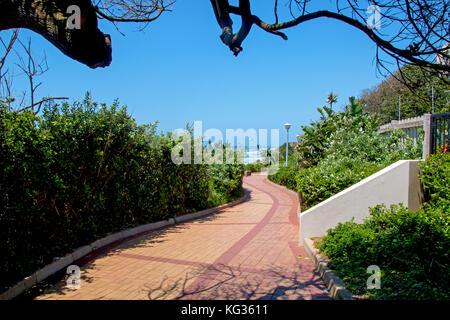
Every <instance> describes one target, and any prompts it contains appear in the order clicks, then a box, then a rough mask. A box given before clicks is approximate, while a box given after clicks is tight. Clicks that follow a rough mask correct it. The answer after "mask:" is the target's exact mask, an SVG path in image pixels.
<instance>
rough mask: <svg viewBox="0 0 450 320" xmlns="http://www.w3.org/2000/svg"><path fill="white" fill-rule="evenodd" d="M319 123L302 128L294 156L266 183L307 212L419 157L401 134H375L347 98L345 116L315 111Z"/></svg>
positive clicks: (371, 121)
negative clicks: (295, 197) (292, 193)
mask: <svg viewBox="0 0 450 320" xmlns="http://www.w3.org/2000/svg"><path fill="white" fill-rule="evenodd" d="M318 110H319V112H320V114H321V116H322V117H321V119H320V120H319V121H316V122H312V123H311V125H310V126H303V127H302V128H303V131H304V134H303V135H302V136H301V137H300V139H299V143H298V146H297V148H296V153H295V154H293V155H292V156H291V159H290V162H289V166H288V167H287V168H286V167H284V166H282V167H281V168H280V170H279V171H278V172H277V173H276V174H275V175H272V176H269V179H270V180H272V181H273V182H275V183H278V184H281V185H285V186H287V187H288V188H289V189H292V190H296V191H298V192H301V194H302V209H303V210H306V209H308V208H310V207H312V206H314V205H316V204H318V203H320V202H321V201H323V200H326V199H328V198H329V197H331V196H333V195H335V194H337V193H339V192H340V191H342V190H344V189H346V188H348V187H350V186H351V185H353V184H355V183H357V182H359V181H361V180H362V179H364V178H366V177H368V176H370V175H371V174H373V173H375V172H376V171H378V170H380V169H382V168H384V167H387V166H388V165H390V164H392V163H394V162H396V161H397V160H401V159H417V158H419V157H420V156H421V150H420V147H419V146H420V143H417V144H416V145H415V144H414V142H413V141H412V139H410V138H409V137H407V136H406V135H405V133H404V132H403V131H401V130H398V131H391V132H388V133H387V134H386V135H385V136H383V135H380V134H378V133H377V121H376V119H373V118H371V117H370V116H369V115H368V114H367V113H364V112H363V111H362V107H361V105H360V104H359V103H358V101H357V100H356V99H354V98H350V105H349V106H347V108H346V111H345V112H339V113H335V112H333V111H332V110H331V109H330V108H327V107H324V108H319V109H318Z"/></svg>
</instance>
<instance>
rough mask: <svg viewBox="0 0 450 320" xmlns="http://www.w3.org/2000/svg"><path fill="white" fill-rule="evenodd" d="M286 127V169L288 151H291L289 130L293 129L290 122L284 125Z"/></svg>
mask: <svg viewBox="0 0 450 320" xmlns="http://www.w3.org/2000/svg"><path fill="white" fill-rule="evenodd" d="M284 127H285V128H286V167H287V166H288V149H289V129H290V128H291V124H290V123H289V122H286V123H285V124H284Z"/></svg>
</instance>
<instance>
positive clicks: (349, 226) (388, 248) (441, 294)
mask: <svg viewBox="0 0 450 320" xmlns="http://www.w3.org/2000/svg"><path fill="white" fill-rule="evenodd" d="M449 159H450V154H449V153H447V154H437V155H434V156H430V157H429V158H428V159H427V161H426V162H425V163H423V164H421V169H422V173H421V175H420V178H421V182H422V184H423V188H424V190H425V193H426V200H427V202H426V203H425V204H424V205H423V207H422V208H421V209H420V210H418V211H416V212H410V211H408V210H407V209H406V208H403V207H401V206H392V207H391V208H390V209H387V208H386V207H385V206H383V205H380V206H377V207H375V208H373V209H371V211H370V217H369V218H368V219H366V221H365V222H364V223H362V224H357V223H354V222H347V223H344V224H342V223H341V224H339V225H338V226H337V227H335V228H333V229H330V230H328V233H327V235H326V236H325V237H324V238H323V241H322V242H321V243H318V244H317V245H318V247H319V248H320V250H321V251H322V252H324V253H325V254H326V255H327V256H328V257H329V258H330V259H331V260H332V261H331V262H330V267H331V268H332V269H335V270H337V273H338V275H339V276H340V277H341V278H342V279H343V280H344V281H345V282H346V284H347V286H348V288H349V289H350V290H351V291H352V292H353V293H355V294H358V295H369V296H370V297H371V298H374V299H432V300H435V299H446V300H448V299H450V289H449V288H450V275H449V272H448V270H450V251H449V250H448V248H449V247H450V210H449V205H448V204H449V201H450V193H449V192H448V191H449V190H448V188H449V185H450V184H449V179H450V177H449V174H448V172H449V169H450V161H449ZM369 265H377V266H379V267H380V269H381V281H382V283H381V289H380V290H375V289H373V290H367V289H366V281H367V278H368V276H369V275H368V274H367V273H366V270H367V267H368V266H369Z"/></svg>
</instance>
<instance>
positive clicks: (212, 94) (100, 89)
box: [2, 0, 382, 140]
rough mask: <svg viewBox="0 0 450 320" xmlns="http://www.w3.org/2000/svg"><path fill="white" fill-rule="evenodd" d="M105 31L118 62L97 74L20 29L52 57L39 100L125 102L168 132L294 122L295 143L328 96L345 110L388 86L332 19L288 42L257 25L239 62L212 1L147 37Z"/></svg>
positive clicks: (129, 28) (362, 43) (190, 5)
mask: <svg viewBox="0 0 450 320" xmlns="http://www.w3.org/2000/svg"><path fill="white" fill-rule="evenodd" d="M255 3H258V1H255ZM264 8H265V9H264ZM264 10H268V12H265V11H264ZM271 10H272V8H271V6H270V4H267V3H262V1H259V5H258V6H257V8H255V11H256V12H258V13H259V12H261V14H262V15H263V17H264V18H265V19H267V20H268V22H272V21H273V15H270V12H271ZM265 13H267V14H265ZM100 26H101V29H102V31H103V32H105V33H109V34H111V36H112V46H113V61H112V64H111V66H110V67H107V68H105V69H102V68H100V69H95V70H92V69H89V68H88V67H86V66H84V65H82V64H80V63H78V62H76V61H73V60H71V59H69V58H68V57H66V56H64V55H63V54H62V53H61V52H59V51H58V50H57V49H55V48H54V47H53V46H52V45H51V44H50V43H48V42H47V41H45V40H44V39H43V38H42V37H40V36H39V35H36V34H34V33H32V32H29V31H27V30H22V31H21V36H22V39H24V38H27V37H29V36H31V37H32V41H33V47H34V52H35V53H37V54H40V53H42V52H43V51H45V53H46V56H47V60H48V63H49V67H50V70H49V71H48V72H47V73H46V74H45V76H44V77H42V79H41V81H43V85H42V87H41V88H40V89H39V92H38V95H39V96H49V95H52V96H68V97H70V98H71V99H72V100H79V99H81V98H83V96H84V94H85V92H86V91H91V93H92V94H93V97H94V99H95V100H96V101H99V102H106V103H111V102H112V101H113V100H114V99H115V98H119V99H120V101H121V103H122V104H125V105H127V106H128V110H129V112H130V113H132V115H133V116H134V117H135V118H136V119H137V121H138V123H140V124H144V123H149V122H154V121H155V120H158V121H159V126H158V128H159V130H163V131H173V130H174V129H176V128H181V127H184V126H185V125H186V123H187V122H190V123H193V122H194V120H202V121H203V128H204V130H205V129H208V128H218V129H220V130H222V132H225V129H226V128H230V129H236V128H243V129H248V128H255V129H259V128H265V129H272V128H279V129H280V130H283V132H284V129H283V127H282V125H283V123H285V122H287V121H288V122H290V123H292V124H293V127H292V129H291V131H290V137H291V139H290V140H294V139H295V134H297V133H299V132H300V125H305V124H308V123H309V122H310V121H311V120H316V119H318V118H319V113H318V112H317V111H316V109H317V107H319V106H322V105H324V104H325V99H326V96H327V94H328V92H330V91H333V92H335V93H337V94H338V95H339V99H338V103H337V104H336V109H342V108H343V107H344V106H345V105H346V104H347V102H348V97H350V96H352V95H354V96H358V95H360V93H361V91H362V90H363V89H365V88H369V87H372V86H374V85H376V84H378V83H379V82H380V81H381V80H382V79H381V78H380V76H377V74H376V68H375V63H374V56H375V45H374V44H373V43H372V42H371V41H370V40H369V39H368V38H367V37H366V36H365V35H364V34H362V33H361V32H360V31H358V30H356V29H354V28H352V27H350V26H347V25H345V24H343V23H342V22H336V21H332V20H330V19H326V18H323V19H319V20H315V21H310V22H307V23H304V24H302V25H300V26H298V27H295V28H292V29H289V30H287V32H286V33H287V35H288V37H289V40H288V41H284V40H282V39H281V38H279V37H277V36H273V35H270V34H268V33H266V32H263V31H262V30H260V29H258V28H257V27H254V28H253V29H252V31H251V33H250V35H249V37H248V38H247V39H246V41H245V42H244V44H243V47H244V51H243V52H242V53H241V54H240V55H239V56H238V57H234V56H233V54H232V53H231V52H230V51H229V49H228V48H227V47H225V46H224V45H223V44H222V43H221V41H220V39H219V35H220V29H219V27H218V25H217V23H216V20H215V17H214V14H213V11H212V8H211V6H210V3H209V1H207V0H204V1H186V0H179V1H178V2H177V3H176V5H175V6H174V11H173V12H172V13H167V14H165V15H163V16H162V17H161V18H159V19H158V20H156V21H155V22H153V23H152V24H151V25H150V26H149V27H148V29H146V30H145V31H144V32H138V31H137V30H136V26H135V25H126V24H122V25H121V30H122V31H123V32H124V33H125V34H126V36H125V37H123V36H122V35H120V34H119V33H118V32H117V31H116V30H115V29H114V27H113V26H112V25H111V24H110V23H107V22H101V23H100ZM236 27H238V23H237V24H236ZM2 36H3V34H2ZM5 36H6V34H5ZM282 134H283V133H282ZM282 137H283V136H282Z"/></svg>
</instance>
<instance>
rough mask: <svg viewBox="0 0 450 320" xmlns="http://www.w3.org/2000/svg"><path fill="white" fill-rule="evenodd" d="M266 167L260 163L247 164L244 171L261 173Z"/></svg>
mask: <svg viewBox="0 0 450 320" xmlns="http://www.w3.org/2000/svg"><path fill="white" fill-rule="evenodd" d="M264 167H265V166H264V164H263V163H262V162H259V161H258V162H256V163H247V164H246V165H245V167H244V170H249V171H251V172H261V169H262V168H264Z"/></svg>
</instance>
